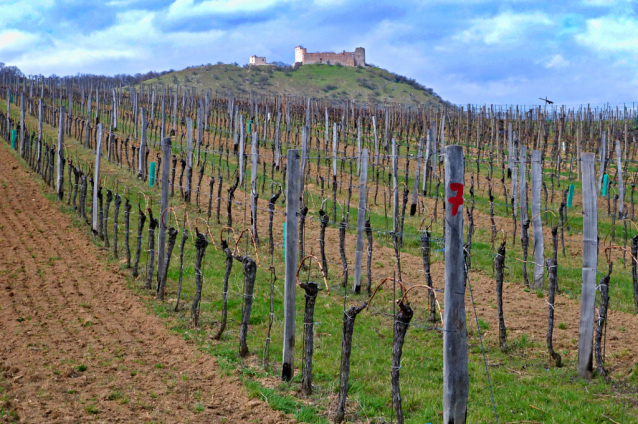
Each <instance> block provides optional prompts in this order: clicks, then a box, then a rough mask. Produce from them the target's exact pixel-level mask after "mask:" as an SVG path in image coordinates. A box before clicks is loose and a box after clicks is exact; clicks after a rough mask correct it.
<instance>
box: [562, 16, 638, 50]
mask: <svg viewBox="0 0 638 424" xmlns="http://www.w3.org/2000/svg"><path fill="white" fill-rule="evenodd" d="M637 33H638V22H636V21H635V20H632V19H629V18H620V17H610V16H605V17H602V18H597V19H589V20H588V21H587V23H586V29H585V32H583V33H581V34H577V35H576V37H575V39H576V41H577V42H578V43H580V44H581V45H583V46H585V47H589V48H591V49H593V50H596V51H598V52H609V53H618V52H627V53H630V54H632V55H635V54H637V53H638V38H637V37H636V34H637Z"/></svg>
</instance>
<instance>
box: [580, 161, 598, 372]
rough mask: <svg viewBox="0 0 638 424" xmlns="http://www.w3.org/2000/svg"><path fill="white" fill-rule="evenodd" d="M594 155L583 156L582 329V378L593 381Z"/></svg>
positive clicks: (595, 212)
mask: <svg viewBox="0 0 638 424" xmlns="http://www.w3.org/2000/svg"><path fill="white" fill-rule="evenodd" d="M595 161H596V159H595V157H594V154H593V153H583V154H582V155H581V166H582V175H583V285H582V291H581V302H580V326H579V329H578V376H579V377H582V378H591V374H592V342H593V337H594V312H595V301H596V266H597V263H598V208H597V204H596V203H597V197H598V195H597V190H596V169H595V168H596V167H595ZM601 175H602V174H601Z"/></svg>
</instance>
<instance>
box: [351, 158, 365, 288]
mask: <svg viewBox="0 0 638 424" xmlns="http://www.w3.org/2000/svg"><path fill="white" fill-rule="evenodd" d="M367 181H368V149H363V151H362V152H361V175H360V177H359V212H358V213H357V249H356V252H355V257H354V283H353V288H352V291H353V292H354V293H356V294H359V293H360V292H361V266H362V263H363V238H364V236H365V235H364V228H363V227H364V226H365V222H366V190H367Z"/></svg>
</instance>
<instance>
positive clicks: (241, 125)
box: [237, 114, 244, 187]
mask: <svg viewBox="0 0 638 424" xmlns="http://www.w3.org/2000/svg"><path fill="white" fill-rule="evenodd" d="M237 162H238V165H239V186H240V187H242V186H243V184H244V115H243V114H241V115H239V156H238V157H237Z"/></svg>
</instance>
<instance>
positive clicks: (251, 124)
mask: <svg viewBox="0 0 638 424" xmlns="http://www.w3.org/2000/svg"><path fill="white" fill-rule="evenodd" d="M252 128H253V121H252V120H250V119H249V120H248V134H250V130H252Z"/></svg>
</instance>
